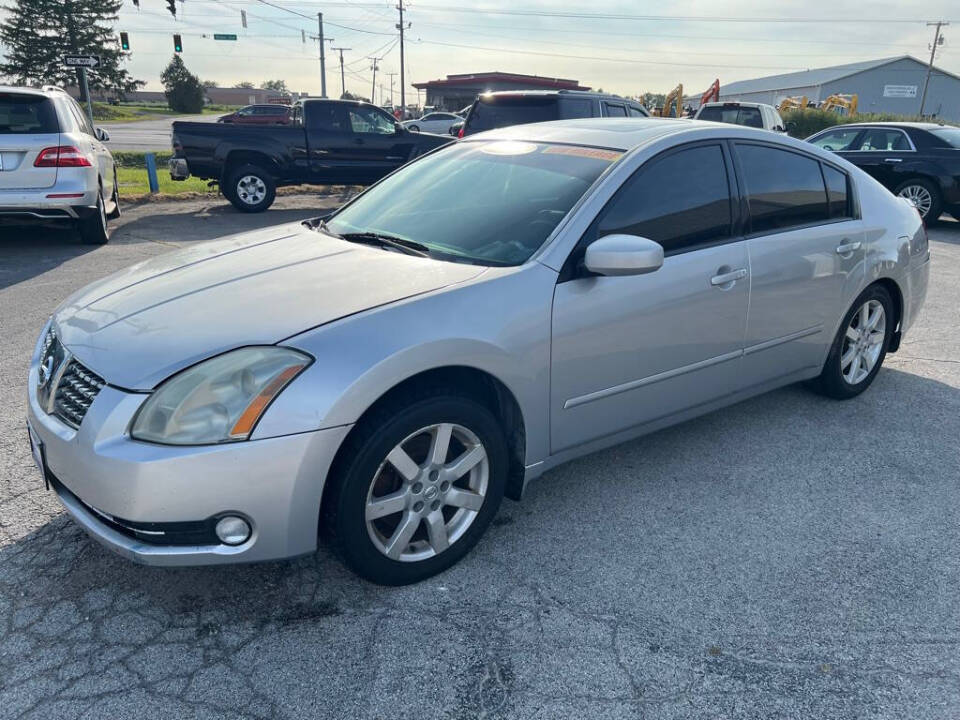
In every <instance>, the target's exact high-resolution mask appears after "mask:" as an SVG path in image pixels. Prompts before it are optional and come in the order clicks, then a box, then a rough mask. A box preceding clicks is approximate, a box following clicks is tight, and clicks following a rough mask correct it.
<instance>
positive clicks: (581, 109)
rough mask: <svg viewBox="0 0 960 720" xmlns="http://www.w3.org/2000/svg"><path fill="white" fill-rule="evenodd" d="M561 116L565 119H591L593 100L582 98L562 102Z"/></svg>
mask: <svg viewBox="0 0 960 720" xmlns="http://www.w3.org/2000/svg"><path fill="white" fill-rule="evenodd" d="M563 116H564V117H565V118H587V117H593V100H585V99H584V98H569V99H565V100H564V101H563Z"/></svg>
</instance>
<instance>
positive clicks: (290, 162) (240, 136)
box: [170, 99, 453, 212]
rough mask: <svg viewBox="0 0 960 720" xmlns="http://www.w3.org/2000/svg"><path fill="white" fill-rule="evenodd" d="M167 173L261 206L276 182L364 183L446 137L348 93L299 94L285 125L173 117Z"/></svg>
mask: <svg viewBox="0 0 960 720" xmlns="http://www.w3.org/2000/svg"><path fill="white" fill-rule="evenodd" d="M172 142H173V157H172V158H171V160H170V177H171V178H172V179H174V180H186V179H187V178H188V177H190V176H191V175H193V176H195V177H199V178H203V179H205V180H213V181H215V182H217V183H219V184H220V190H221V192H223V194H224V196H225V197H226V198H227V200H229V201H230V202H231V203H233V205H234V207H236V208H238V209H239V210H243V211H244V212H262V211H264V210H266V209H267V208H268V207H270V205H271V204H272V203H273V199H274V197H275V195H276V191H277V188H278V187H280V186H282V185H300V184H304V183H307V184H309V183H314V184H318V185H370V184H372V183H375V182H376V181H377V180H379V179H380V178H382V177H383V176H384V175H387V174H389V173H391V172H393V171H394V170H396V169H397V168H398V167H400V166H401V165H403V164H404V163H405V162H407V161H408V160H411V159H413V158H415V157H417V156H418V155H421V154H423V153H425V152H429V151H430V150H433V149H434V148H436V147H439V146H440V145H445V144H447V143H449V142H453V139H452V138H450V137H444V136H443V135H433V134H430V133H417V132H411V131H410V130H406V129H404V128H403V127H402V126H401V125H400V124H399V123H398V122H396V120H394V118H393V116H392V115H390V114H389V113H388V112H386V111H385V110H384V109H383V108H379V107H377V106H376V105H371V104H370V103H364V102H357V101H354V100H327V99H316V100H302V101H300V102H298V103H296V104H295V105H294V106H293V108H292V112H291V116H290V124H289V125H274V126H272V127H242V126H239V125H234V124H218V123H205V122H180V121H177V122H174V123H173V136H172Z"/></svg>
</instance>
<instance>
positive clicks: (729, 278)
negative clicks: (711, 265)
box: [710, 268, 747, 287]
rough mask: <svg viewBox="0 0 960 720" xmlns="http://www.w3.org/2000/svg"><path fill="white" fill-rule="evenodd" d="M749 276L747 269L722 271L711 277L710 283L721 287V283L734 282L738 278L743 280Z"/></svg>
mask: <svg viewBox="0 0 960 720" xmlns="http://www.w3.org/2000/svg"><path fill="white" fill-rule="evenodd" d="M746 276H747V269H746V268H740V269H738V270H731V271H730V272H725V273H720V274H719V275H714V276H713V277H712V278H710V284H711V285H713V286H714V287H719V286H721V285H729V284H730V283H734V282H736V281H737V280H742V279H743V278H745V277H746Z"/></svg>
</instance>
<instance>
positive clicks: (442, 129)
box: [402, 112, 463, 135]
mask: <svg viewBox="0 0 960 720" xmlns="http://www.w3.org/2000/svg"><path fill="white" fill-rule="evenodd" d="M459 122H463V118H462V117H460V116H459V115H454V114H453V113H448V112H432V113H430V114H429V115H424V116H423V117H422V118H418V119H416V120H407V121H406V122H404V123H402V125H403V126H404V127H405V128H407V130H412V131H413V132H430V133H439V134H442V135H448V134H449V133H450V126H451V125H453V124H454V123H459Z"/></svg>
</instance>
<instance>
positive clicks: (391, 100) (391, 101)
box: [387, 72, 396, 107]
mask: <svg viewBox="0 0 960 720" xmlns="http://www.w3.org/2000/svg"><path fill="white" fill-rule="evenodd" d="M387 75H389V76H390V107H394V105H393V78H394V76H395V75H396V73H395V72H392V73H387Z"/></svg>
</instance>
